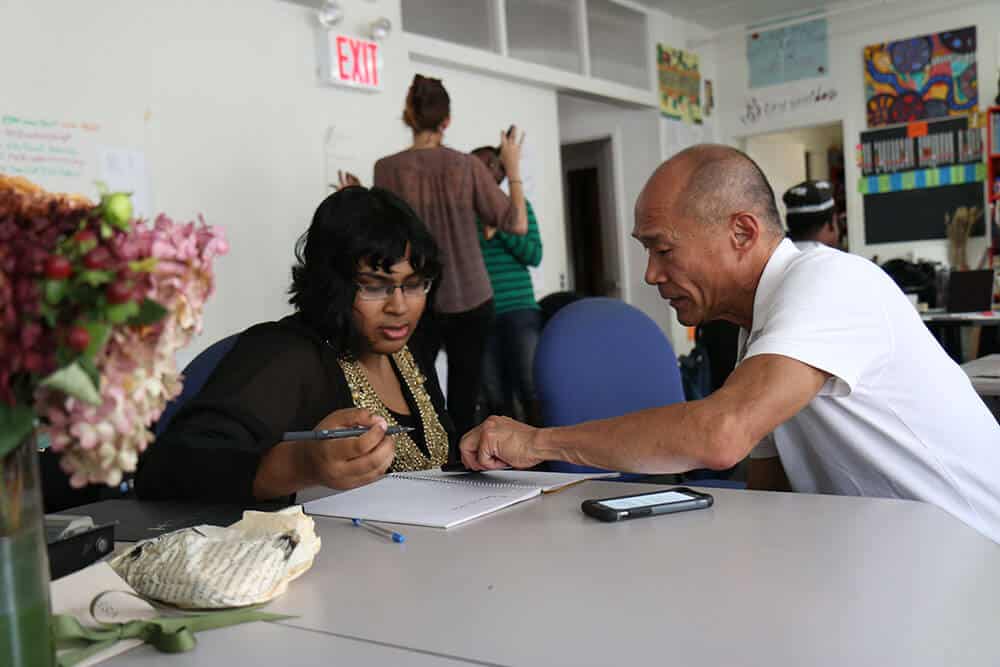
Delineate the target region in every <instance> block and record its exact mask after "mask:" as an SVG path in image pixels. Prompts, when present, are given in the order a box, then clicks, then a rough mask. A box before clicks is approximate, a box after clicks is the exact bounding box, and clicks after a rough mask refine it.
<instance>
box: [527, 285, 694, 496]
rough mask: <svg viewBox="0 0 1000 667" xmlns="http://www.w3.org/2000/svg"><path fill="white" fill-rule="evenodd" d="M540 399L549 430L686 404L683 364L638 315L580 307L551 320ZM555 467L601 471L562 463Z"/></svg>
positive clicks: (587, 302)
mask: <svg viewBox="0 0 1000 667" xmlns="http://www.w3.org/2000/svg"><path fill="white" fill-rule="evenodd" d="M535 391H536V392H537V393H538V398H539V400H540V401H541V407H542V417H543V419H544V422H545V425H546V426H567V425H570V424H579V423H580V422H584V421H590V420H593V419H605V418H607V417H617V416H620V415H623V414H626V413H629V412H635V411H636V410H644V409H646V408H653V407H659V406H663V405H669V404H671V403H677V402H679V401H683V400H684V389H683V387H682V385H681V375H680V370H679V369H678V367H677V357H676V356H675V355H674V350H673V348H672V347H671V346H670V341H668V340H667V338H666V337H665V336H664V335H663V332H662V331H660V327H659V326H657V324H656V323H655V322H653V320H651V319H650V318H649V317H648V316H647V315H646V314H645V313H643V312H642V311H641V310H639V309H638V308H635V307H633V306H630V305H629V304H627V303H625V302H623V301H619V300H617V299H608V298H587V299H581V300H579V301H576V302H574V303H571V304H569V305H567V306H565V307H564V308H562V309H561V310H560V311H559V312H558V313H556V314H555V315H554V316H553V317H552V319H551V320H550V321H549V323H548V324H547V325H546V326H545V328H544V329H543V330H542V335H541V338H540V339H539V341H538V349H537V351H536V352H535ZM549 467H550V469H551V470H558V471H563V472H590V471H596V469H593V468H586V467H583V466H576V465H573V464H569V463H562V462H558V461H551V462H549ZM636 477H637V476H635V475H630V476H628V477H626V479H635V478H636Z"/></svg>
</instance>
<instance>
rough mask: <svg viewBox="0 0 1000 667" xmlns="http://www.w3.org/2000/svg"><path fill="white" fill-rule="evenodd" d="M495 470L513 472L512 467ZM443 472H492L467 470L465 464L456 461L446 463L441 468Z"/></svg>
mask: <svg viewBox="0 0 1000 667" xmlns="http://www.w3.org/2000/svg"><path fill="white" fill-rule="evenodd" d="M495 470H511V467H510V466H507V467H506V468H495ZM441 472H490V471H489V470H483V471H479V470H473V469H472V468H466V467H465V464H464V463H462V462H461V461H455V462H453V463H445V464H444V465H443V466H441Z"/></svg>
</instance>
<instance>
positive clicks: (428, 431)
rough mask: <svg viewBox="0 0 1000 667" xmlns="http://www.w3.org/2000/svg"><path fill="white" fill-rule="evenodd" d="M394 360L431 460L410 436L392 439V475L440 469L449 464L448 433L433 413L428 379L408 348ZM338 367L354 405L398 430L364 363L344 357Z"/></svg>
mask: <svg viewBox="0 0 1000 667" xmlns="http://www.w3.org/2000/svg"><path fill="white" fill-rule="evenodd" d="M392 359H393V361H395V362H396V367H397V368H398V369H399V374H400V375H402V376H403V381H404V382H405V383H406V386H407V388H408V389H409V390H410V395H411V396H413V399H414V401H415V402H416V404H417V411H418V412H419V413H420V422H421V423H422V424H423V427H424V442H426V443H427V451H428V452H430V457H429V458H428V457H427V456H425V455H424V453H423V452H422V451H420V448H419V447H418V446H417V443H415V442H414V441H413V438H411V437H410V434H409V433H400V434H399V435H395V436H393V438H394V439H395V441H396V458H395V460H394V461H393V462H392V466H391V467H390V468H389V470H390V472H406V471H410V470H427V469H428V468H436V467H438V466H441V465H443V464H444V463H446V462H447V461H448V433H447V432H446V431H445V430H444V427H443V426H442V425H441V421H440V420H439V419H438V416H437V410H435V409H434V404H433V403H432V402H431V397H430V394H428V393H427V389H426V388H425V387H424V383H425V382H426V381H427V378H426V377H424V374H423V373H421V372H420V368H419V367H418V366H417V362H416V361H415V360H414V359H413V355H412V354H410V351H409V350H408V349H407V348H406V347H404V348H403V349H401V350H400V351H399V352H397V353H395V354H394V355H392ZM337 363H338V364H340V368H341V370H343V371H344V379H346V380H347V386H348V388H349V389H350V390H351V400H352V401H353V402H354V405H355V406H356V407H359V408H364V409H366V410H370V411H371V412H373V413H375V414H377V415H380V416H381V417H382V418H384V419H385V421H386V422H387V423H388V424H389V425H390V426H398V425H399V422H397V421H396V419H395V418H394V417H393V416H392V413H391V412H389V408H387V407H386V405H385V403H383V402H382V399H381V398H379V395H378V394H377V393H376V392H375V389H374V387H372V385H371V382H369V381H368V374H367V373H365V369H364V367H363V366H362V365H361V362H359V361H358V360H357V359H354V358H351V357H344V356H341V357H338V358H337Z"/></svg>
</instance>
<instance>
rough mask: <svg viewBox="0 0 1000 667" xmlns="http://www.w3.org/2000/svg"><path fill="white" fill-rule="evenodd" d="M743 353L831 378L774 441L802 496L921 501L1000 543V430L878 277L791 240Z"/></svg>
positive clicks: (870, 268) (838, 255)
mask: <svg viewBox="0 0 1000 667" xmlns="http://www.w3.org/2000/svg"><path fill="white" fill-rule="evenodd" d="M740 349H741V350H744V349H745V351H746V354H745V357H744V358H748V357H752V356H755V355H758V354H780V355H783V356H786V357H791V358H793V359H797V360H799V361H801V362H803V363H806V364H809V365H810V366H813V367H815V368H818V369H820V370H822V371H825V372H827V373H829V374H830V375H832V376H833V377H831V378H830V379H829V380H828V381H827V383H826V384H825V385H824V387H823V388H822V390H821V391H820V393H819V394H818V395H817V396H816V397H815V398H814V399H813V400H812V401H810V402H809V404H808V405H807V406H806V407H805V408H803V409H802V410H801V411H800V412H799V413H798V414H797V415H795V416H794V417H792V418H791V419H789V420H788V421H787V422H785V423H784V424H782V425H780V426H779V427H778V428H777V429H775V431H774V434H773V435H774V444H775V446H776V447H777V452H778V455H779V456H780V457H781V463H782V465H783V466H784V468H785V472H786V473H787V475H788V480H789V482H790V483H791V485H792V488H793V489H795V490H796V491H803V492H808V493H833V494H841V495H853V496H874V497H886V498H909V499H913V500H922V501H925V502H928V503H932V504H934V505H937V506H938V507H940V508H942V509H944V510H945V511H946V512H949V513H950V514H952V515H954V516H956V517H958V518H959V519H961V520H962V521H964V522H965V523H967V524H969V525H970V526H972V527H973V528H975V529H976V530H978V531H979V532H981V533H983V534H984V535H986V536H987V537H989V538H990V539H992V540H993V541H995V542H1000V425H998V424H997V422H996V420H995V419H994V418H993V415H992V414H990V411H989V409H988V408H987V407H986V405H985V404H984V403H983V401H982V399H981V398H980V397H979V396H978V395H977V394H976V392H975V390H974V389H973V388H972V384H971V382H970V380H969V378H968V376H967V375H966V374H965V373H964V372H963V371H962V369H961V368H959V367H958V365H957V364H956V363H955V362H954V361H952V360H951V358H950V357H948V355H947V354H946V353H945V352H944V350H943V349H942V348H941V345H940V344H939V343H938V342H937V341H936V340H935V339H934V337H933V336H932V335H931V333H930V332H929V331H928V329H927V327H926V326H925V325H924V324H923V322H921V320H920V316H919V314H918V313H917V311H916V309H915V308H914V307H913V305H912V304H911V303H910V302H909V300H908V299H907V298H906V296H905V295H904V294H903V293H902V291H900V289H899V287H897V286H896V284H895V283H894V282H893V281H892V280H891V279H890V278H889V276H888V275H887V274H886V273H885V272H884V271H883V270H882V269H881V268H879V267H878V266H877V265H875V264H874V263H872V262H870V261H868V260H867V259H865V258H863V257H859V256H857V255H850V254H847V253H843V252H840V251H838V250H833V249H832V248H817V249H813V250H810V251H809V252H800V251H799V250H797V249H796V248H795V246H794V245H793V244H792V242H791V241H789V240H787V239H785V240H783V241H782V242H781V244H780V245H779V246H778V247H777V248H776V249H775V251H774V253H773V254H772V255H771V258H770V259H769V260H768V263H767V266H766V267H765V269H764V272H763V274H762V275H761V279H760V284H759V285H758V286H757V292H756V294H755V295H754V304H753V328H752V330H751V331H750V332H749V334H748V333H747V331H746V330H741V331H740ZM762 444H763V443H762ZM755 455H758V456H759V455H760V452H755Z"/></svg>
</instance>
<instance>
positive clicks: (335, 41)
mask: <svg viewBox="0 0 1000 667" xmlns="http://www.w3.org/2000/svg"><path fill="white" fill-rule="evenodd" d="M328 38H329V63H328V70H329V72H328V76H329V79H330V82H331V83H335V84H337V85H339V86H349V87H351V88H361V89H363V90H381V89H382V47H381V46H379V44H378V42H371V41H368V40H366V39H359V38H357V37H349V36H347V35H337V34H334V33H329V35H328Z"/></svg>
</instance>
